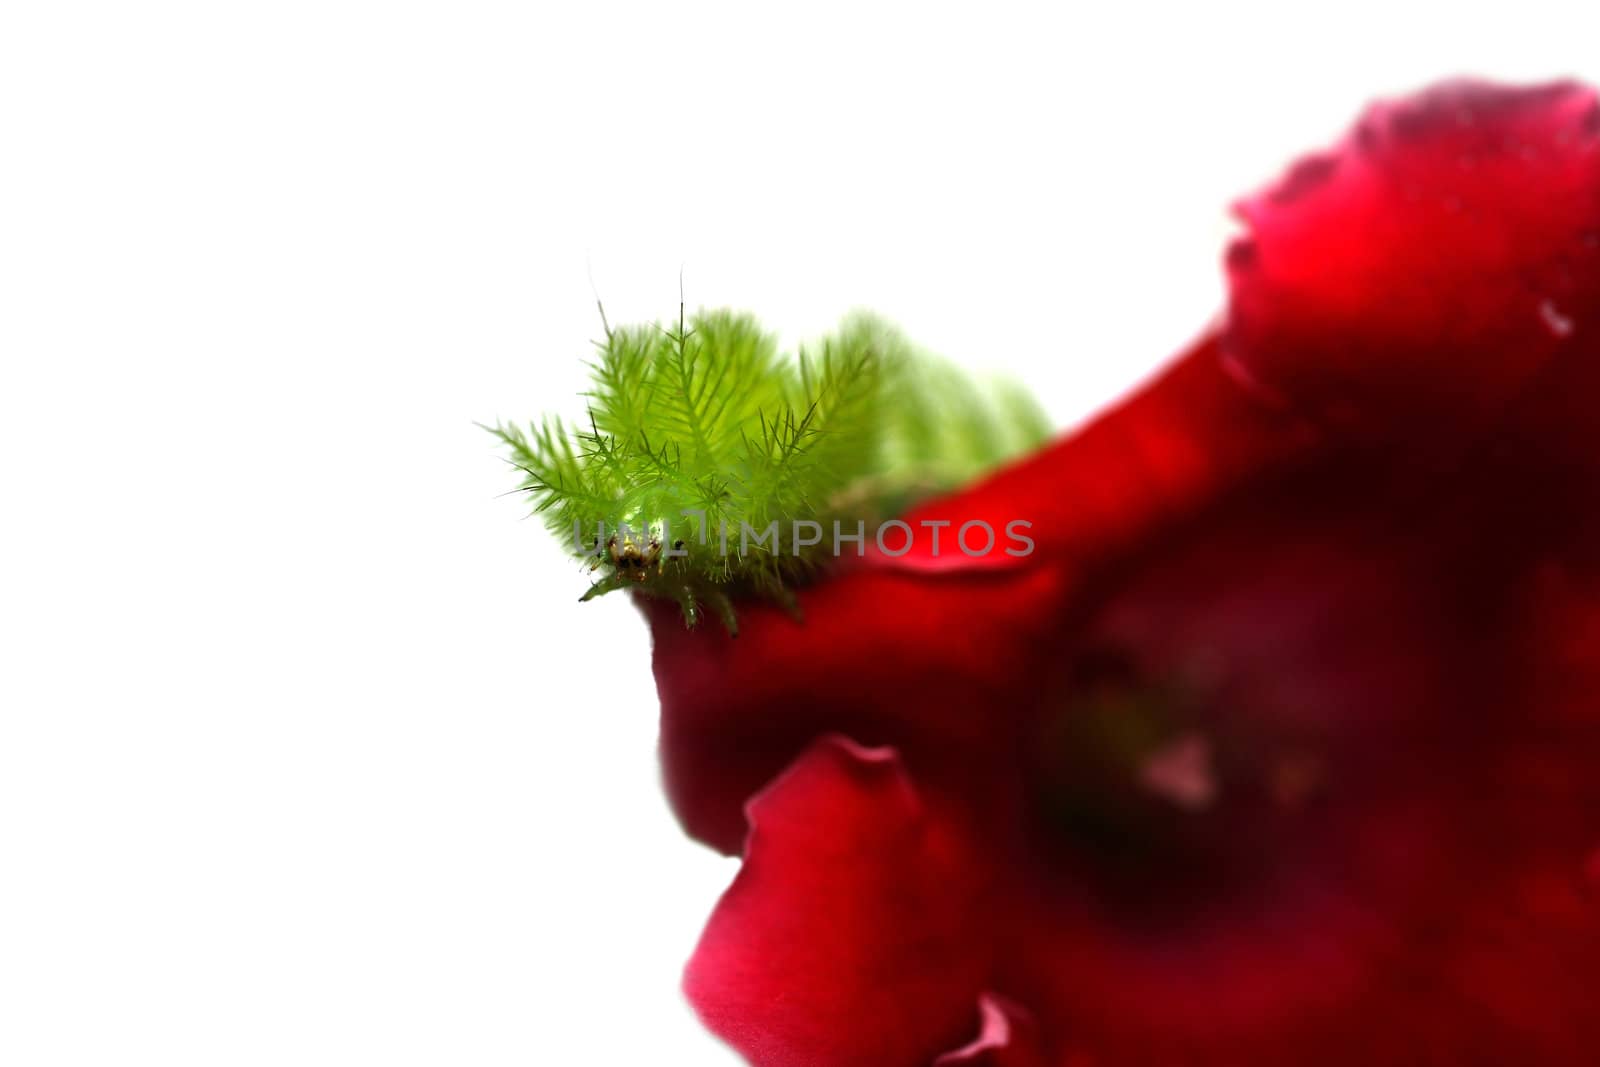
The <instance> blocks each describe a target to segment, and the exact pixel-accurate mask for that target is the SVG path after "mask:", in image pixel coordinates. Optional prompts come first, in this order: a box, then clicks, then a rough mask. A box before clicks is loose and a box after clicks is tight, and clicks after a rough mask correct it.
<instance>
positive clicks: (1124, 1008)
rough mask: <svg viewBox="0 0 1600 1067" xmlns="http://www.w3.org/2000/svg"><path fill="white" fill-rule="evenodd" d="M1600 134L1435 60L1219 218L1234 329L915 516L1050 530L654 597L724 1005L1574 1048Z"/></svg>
mask: <svg viewBox="0 0 1600 1067" xmlns="http://www.w3.org/2000/svg"><path fill="white" fill-rule="evenodd" d="M1597 116H1600V110H1597V107H1596V102H1595V99H1594V97H1593V96H1592V95H1591V94H1590V93H1589V92H1587V91H1586V90H1582V89H1580V88H1577V87H1573V86H1568V85H1558V86H1552V87H1547V88H1541V89H1535V90H1525V91H1518V90H1504V89H1497V88H1492V87H1487V86H1482V85H1453V86H1448V87H1445V88H1441V89H1438V90H1435V91H1433V92H1430V93H1427V94H1425V95H1422V96H1420V97H1417V98H1414V99H1412V100H1408V101H1404V102H1401V103H1398V104H1393V105H1384V106H1380V107H1377V108H1375V109H1373V110H1372V111H1371V112H1370V113H1369V114H1368V115H1367V116H1366V117H1365V118H1364V119H1363V121H1362V122H1361V123H1360V124H1359V126H1358V127H1357V128H1356V130H1355V131H1354V132H1353V133H1352V134H1351V135H1350V136H1349V137H1348V138H1347V139H1346V141H1345V142H1344V143H1343V144H1341V145H1340V146H1339V147H1338V148H1337V149H1336V150H1334V151H1333V152H1330V153H1328V154H1326V155H1323V156H1318V157H1315V158H1314V159H1312V160H1310V161H1308V162H1306V163H1302V164H1301V165H1299V166H1298V167H1296V168H1295V169H1294V170H1293V171H1292V172H1291V173H1290V174H1289V176H1288V177H1287V178H1286V179H1285V180H1284V181H1283V182H1281V183H1280V184H1279V185H1277V186H1275V187H1274V188H1272V189H1270V190H1268V191H1267V192H1266V193H1265V194H1263V195H1261V196H1258V197H1255V198H1252V199H1250V200H1248V201H1246V203H1245V204H1244V206H1243V207H1242V209H1241V213H1242V215H1243V216H1244V219H1245V221H1246V223H1247V224H1248V227H1249V235H1248V237H1247V238H1245V239H1244V240H1243V241H1241V242H1240V243H1239V244H1238V245H1237V246H1236V247H1235V248H1234V249H1233V250H1232V251H1231V252H1230V255H1229V267H1230V272H1231V277H1232V300H1231V304H1230V311H1229V315H1228V316H1227V317H1226V320H1225V322H1224V324H1223V325H1222V326H1221V327H1220V328H1219V329H1218V330H1217V331H1215V332H1213V333H1212V334H1210V335H1208V336H1207V337H1205V338H1204V339H1202V340H1201V341H1200V342H1199V343H1197V344H1196V345H1195V346H1194V347H1193V348H1192V349H1191V350H1190V351H1189V352H1188V353H1186V354H1185V355H1184V356H1183V357H1182V358H1181V359H1179V360H1178V361H1177V362H1175V363H1174V364H1173V365H1172V366H1171V367H1170V368H1169V369H1168V370H1167V371H1166V372H1165V373H1164V374H1162V375H1161V376H1160V377H1159V378H1158V379H1157V380H1155V381H1154V382H1152V383H1151V384H1149V385H1148V386H1146V387H1145V388H1144V389H1142V390H1141V391H1140V392H1138V393H1137V394H1136V395H1135V396H1133V397H1132V398H1131V399H1129V400H1128V401H1126V402H1124V403H1123V404H1122V405H1120V406H1119V407H1117V408H1116V409H1114V410H1112V411H1111V412H1109V413H1108V414H1106V415H1105V416H1103V417H1102V418H1100V419H1099V420H1098V421H1096V422H1095V423H1093V424H1092V425H1090V426H1088V427H1087V428H1085V429H1084V430H1082V431H1080V432H1078V433H1077V434H1075V435H1073V436H1071V437H1069V438H1067V439H1066V440H1063V441H1062V442H1060V443H1059V444H1057V445H1055V446H1054V447H1052V448H1050V449H1048V450H1046V451H1045V452H1043V453H1041V454H1039V455H1037V456H1035V457H1033V458H1032V459H1030V460H1028V461H1026V462H1024V463H1022V464H1020V465H1018V466H1016V467H1014V468H1012V469H1010V470H1008V471H1006V472H1003V473H1001V474H1000V475H998V476H996V477H994V478H992V479H990V480H988V481H987V482H985V483H983V484H981V485H979V486H977V487H975V488H973V489H972V490H970V491H969V492H966V493H963V494H960V495H958V496H955V497H953V498H950V499H947V500H944V501H941V502H938V503H935V504H933V505H930V506H929V507H927V508H925V509H923V510H922V511H920V512H919V513H917V514H914V515H912V516H909V517H908V518H909V519H910V521H911V522H912V523H913V524H915V523H916V522H918V521H919V520H921V519H924V518H928V519H934V518H948V519H953V520H955V521H957V522H958V523H959V522H961V521H965V520H968V519H984V520H986V521H989V522H990V523H991V524H994V525H995V526H996V528H997V529H998V528H1000V527H1001V526H1003V524H1004V523H1006V522H1008V521H1010V520H1012V519H1028V520H1031V521H1032V522H1033V523H1034V529H1033V531H1032V536H1033V537H1034V539H1035V541H1036V543H1037V549H1036V551H1035V553H1034V554H1033V555H1032V556H1030V557H1027V558H1025V559H1020V560H1019V559H1014V558H1011V557H1005V556H1002V555H994V556H989V557H984V558H983V559H979V560H971V559H967V558H965V557H962V556H959V555H955V556H952V555H950V554H948V553H946V554H945V555H943V556H941V557H939V558H937V559H935V558H931V557H930V556H928V555H927V554H925V553H922V554H914V555H908V556H906V557H904V558H902V559H898V560H894V559H883V558H879V559H872V560H869V561H868V562H867V563H866V564H864V565H862V566H860V567H857V568H855V569H853V570H850V571H848V572H845V573H840V574H838V575H837V576H835V577H834V578H832V579H830V580H827V581H824V582H821V583H819V584H817V585H815V586H814V587H812V588H810V589H808V590H806V591H804V592H803V593H802V595H801V602H802V605H803V608H804V613H805V622H804V624H803V625H802V624H796V623H795V622H793V621H791V620H790V619H789V618H788V617H787V616H786V615H784V614H783V613H782V612H780V611H776V610H769V609H766V608H763V607H761V606H758V605H750V606H747V607H746V608H745V609H744V612H743V615H744V627H743V633H742V635H741V636H740V637H739V638H738V639H737V640H732V639H729V638H727V637H726V636H725V635H722V634H720V633H718V632H717V631H716V630H715V629H714V628H711V627H702V628H700V629H698V630H696V631H693V632H687V631H685V630H683V628H682V626H681V624H680V623H679V622H678V621H677V618H676V615H675V612H674V611H673V610H670V609H661V610H659V611H658V610H657V609H656V608H654V607H650V608H649V609H648V610H649V612H650V614H651V619H652V623H653V625H654V631H655V637H656V648H655V667H656V678H657V682H658V685H659V689H660V694H661V701H662V757H663V764H664V769H665V775H666V785H667V789H668V793H669V795H670V797H671V799H672V801H673V804H674V805H675V807H676V809H677V811H678V813H679V815H680V817H681V818H682V820H683V823H684V825H685V827H686V828H687V830H688V831H689V832H690V833H691V834H692V835H694V836H695V837H697V838H699V839H701V840H703V841H705V842H707V843H709V844H711V845H713V846H715V847H717V848H720V849H723V850H725V851H729V852H733V851H738V850H739V849H740V848H741V847H742V848H743V850H744V855H745V861H744V866H743V868H742V870H741V872H740V874H739V876H738V878H737V879H736V881H735V882H734V884H733V886H732V887H731V888H730V889H729V891H728V893H727V894H726V896H725V897H724V898H723V900H722V902H721V904H720V905H719V906H718V908H717V910H716V913H715V914H714V915H713V917H712V918H711V920H710V923H709V924H708V926H707V929H706V931H705V934H704V937H703V939H702V941H701V944H700V946H699V948H698V950H697V951H696V954H695V956H694V959H693V961H692V962H691V963H690V965H689V968H688V972H687V977H686V986H687V989H688V992H689V995H690V998H691V999H692V1001H693V1002H694V1004H695V1006H696V1007H697V1009H698V1010H699V1011H700V1013H701V1015H702V1016H703V1018H704V1019H705V1020H706V1022H707V1023H708V1025H710V1026H711V1027H712V1029H713V1030H715V1031H716V1032H717V1033H719V1034H721V1035H723V1036H724V1037H725V1038H727V1039H728V1040H729V1041H731V1042H732V1043H733V1044H734V1045H735V1046H736V1047H737V1048H739V1049H740V1050H741V1051H743V1052H744V1053H745V1054H746V1055H747V1056H749V1057H750V1058H751V1060H752V1061H753V1062H755V1063H757V1064H762V1065H801V1064H804V1065H822V1067H835V1065H838V1067H847V1065H848V1067H855V1065H860V1067H897V1065H905V1067H921V1065H926V1064H939V1065H941V1067H944V1065H951V1064H992V1065H1002V1064H1004V1065H1016V1064H1029V1065H1044V1064H1050V1065H1067V1064H1071V1065H1089V1064H1098V1065H1121V1064H1167V1063H1173V1064H1177V1063H1182V1064H1219V1065H1220V1064H1229V1065H1233V1064H1239V1063H1272V1064H1279V1063H1294V1064H1320V1063H1328V1064H1343V1063H1347V1062H1350V1061H1357V1062H1364V1063H1367V1064H1396V1065H1398V1064H1417V1063H1449V1064H1458V1063H1556V1064H1579V1063H1582V1064H1588V1063H1592V1062H1595V1061H1596V1057H1597V1056H1600V447H1597V446H1600V429H1597V425H1596V424H1597V419H1596V416H1597V415H1600V351H1597V349H1600V332H1597V331H1600V259H1597V244H1600V118H1597ZM863 746H878V747H863ZM769 783H770V784H769ZM752 795H754V799H753V800H750V801H749V804H748V807H746V800H747V798H749V797H751V796H752ZM747 819H748V836H746V827H747V821H746V820H747Z"/></svg>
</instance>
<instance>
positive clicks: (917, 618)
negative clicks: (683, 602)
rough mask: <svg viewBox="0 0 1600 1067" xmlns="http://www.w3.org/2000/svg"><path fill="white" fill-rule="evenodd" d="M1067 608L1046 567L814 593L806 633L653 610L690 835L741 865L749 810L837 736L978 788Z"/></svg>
mask: <svg viewBox="0 0 1600 1067" xmlns="http://www.w3.org/2000/svg"><path fill="white" fill-rule="evenodd" d="M1063 599H1064V595H1063V591H1062V576H1061V574H1060V572H1059V571H1056V570H1052V569H1049V568H1045V567H1033V568H1029V569H1026V570H1021V571H1017V572H1013V573H1006V574H999V575H986V574H977V575H970V576H950V577H948V578H946V579H944V580H940V581H928V580H926V579H922V578H918V577H916V576H914V575H905V574H887V573H880V572H873V571H870V570H856V571H853V572H851V573H848V574H843V575H840V576H838V577H836V578H834V579H832V580H829V581H825V582H820V583H818V584H817V585H815V586H813V587H810V588H808V589H804V590H802V591H801V592H800V596H799V600H800V605H801V608H802V610H803V612H804V621H803V622H802V621H796V620H795V619H794V618H792V617H790V616H789V615H788V614H787V613H785V612H784V611H783V610H781V609H779V608H777V607H774V606H771V605H768V604H759V603H748V604H743V605H741V606H740V609H739V610H740V615H739V619H740V632H739V636H738V637H737V638H734V637H730V636H728V634H727V633H726V632H725V631H724V630H722V628H721V627H719V626H716V625H715V624H703V625H701V626H699V627H697V628H695V629H694V630H686V629H685V628H684V625H683V621H682V619H681V618H680V617H679V616H678V613H677V609H676V608H675V607H673V606H672V605H669V604H665V603H663V602H657V603H648V604H646V605H645V610H646V613H647V615H648V616H649V618H650V622H651V626H652V629H653V630H654V633H655V653H654V662H655V675H656V688H657V690H658V692H659V693H660V697H661V759H662V770H663V777H664V781H665V785H666V789H667V796H668V798H669V799H670V800H671V802H672V805H673V808H674V810H675V811H676V812H677V814H678V817H679V819H680V820H682V822H683V824H684V828H685V829H686V830H687V831H688V832H689V834H690V835H691V836H693V837H695V838H698V839H699V840H701V841H704V842H706V843H707V844H710V845H711V846H713V847H714V848H718V849H720V850H722V851H723V852H729V853H732V852H737V851H739V848H740V845H741V843H742V841H743V839H744V831H745V824H744V815H743V809H744V804H745V801H746V800H747V799H748V798H749V797H750V796H751V794H753V793H755V792H756V791H757V790H758V789H760V788H761V787H762V786H764V785H765V784H766V783H767V782H768V781H770V780H771V779H772V777H773V776H774V775H776V774H777V773H778V772H779V771H781V770H782V769H783V768H784V767H786V766H788V765H789V763H790V762H792V761H793V760H794V758H795V757H796V756H797V755H798V754H799V753H800V752H803V751H804V750H805V748H806V746H808V745H809V744H810V743H811V741H812V740H813V739H814V738H816V737H817V736H818V735H820V734H824V733H829V732H843V733H848V734H849V735H850V736H852V737H855V738H858V739H860V740H861V741H862V742H863V743H866V744H894V745H898V746H901V747H902V751H903V753H904V755H905V758H906V759H907V760H908V762H910V764H911V765H912V766H913V767H915V768H916V769H917V772H918V774H919V776H922V777H925V778H933V777H937V776H939V775H941V774H942V773H950V774H965V773H969V772H970V771H971V770H972V769H973V768H975V767H976V766H977V765H979V764H981V763H982V753H984V752H985V751H990V750H992V749H993V748H994V746H996V745H997V744H1003V743H1005V738H1006V737H1007V731H1006V730H1004V729H1003V728H1001V727H1002V723H1003V720H1004V717H1005V716H1006V715H1008V714H1010V713H1012V712H1013V711H1015V710H1016V703H1017V702H1016V701H1015V700H1014V699H1012V698H1011V696H1010V694H1011V693H1012V692H1013V690H1014V688H1015V684H1016V679H1017V678H1019V677H1026V676H1027V674H1028V672H1029V670H1030V666H1029V665H1030V664H1031V663H1033V662H1035V659H1036V657H1037V655H1038V650H1039V648H1040V645H1041V643H1042V642H1044V641H1046V640H1048V630H1049V626H1048V625H1047V623H1048V621H1049V620H1050V619H1051V618H1052V617H1053V615H1054V613H1056V612H1057V611H1058V610H1059V609H1060V606H1061V604H1062V601H1063Z"/></svg>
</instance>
